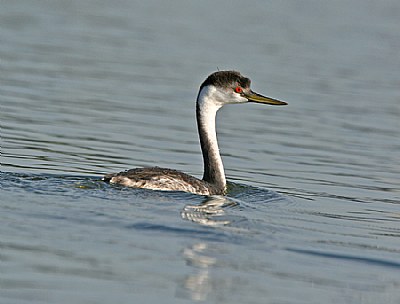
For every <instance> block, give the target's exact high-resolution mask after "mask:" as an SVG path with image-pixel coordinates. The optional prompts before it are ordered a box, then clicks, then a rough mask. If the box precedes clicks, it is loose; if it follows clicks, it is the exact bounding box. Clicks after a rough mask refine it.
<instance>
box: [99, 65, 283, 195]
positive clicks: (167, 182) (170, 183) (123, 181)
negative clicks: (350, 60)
mask: <svg viewBox="0 0 400 304" xmlns="http://www.w3.org/2000/svg"><path fill="white" fill-rule="evenodd" d="M250 84H251V80H250V79H249V78H247V77H245V76H242V75H241V74H240V72H238V71H233V70H232V71H217V72H214V73H212V74H211V75H209V76H208V77H207V78H206V80H205V81H204V82H203V83H202V84H201V85H200V89H199V92H198V95H197V99H196V120H197V130H198V133H199V138H200V146H201V151H202V154H203V165H204V171H203V177H202V179H199V178H196V177H193V176H191V175H188V174H186V173H183V172H180V171H177V170H173V169H167V168H160V167H145V168H136V169H130V170H126V171H123V172H119V173H111V174H106V175H105V176H104V177H103V181H105V182H108V183H111V184H119V185H122V186H127V187H133V188H145V189H152V190H163V191H183V192H189V193H193V194H198V195H204V196H213V195H226V193H227V183H226V177H225V171H224V166H223V163H222V159H221V155H220V152H219V148H218V141H217V134H216V128H215V120H216V114H217V111H218V110H219V109H220V108H221V107H222V106H224V105H226V104H244V103H248V102H254V103H261V104H268V105H286V104H287V103H286V102H284V101H280V100H278V99H274V98H270V97H266V96H263V95H261V94H258V93H256V92H254V91H253V90H252V89H251V88H250Z"/></svg>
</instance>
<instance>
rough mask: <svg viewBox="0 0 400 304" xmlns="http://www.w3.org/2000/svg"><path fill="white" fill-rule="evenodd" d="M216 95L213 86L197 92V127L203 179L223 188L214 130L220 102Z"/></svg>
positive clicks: (223, 174)
mask: <svg viewBox="0 0 400 304" xmlns="http://www.w3.org/2000/svg"><path fill="white" fill-rule="evenodd" d="M216 95H218V92H216V88H215V87H213V86H206V87H203V88H202V89H201V91H200V92H199V95H198V97H197V103H196V116H197V128H198V131H199V136H200V145H201V150H202V152H203V161H204V175H203V180H204V181H207V182H209V183H211V184H213V185H215V186H216V187H218V188H219V189H222V190H225V188H226V179H225V172H224V166H223V164H222V159H221V155H220V154H219V148H218V142H217V133H216V130H215V118H216V115H217V111H218V109H219V108H221V106H222V103H220V102H218V100H216V99H215V97H216Z"/></svg>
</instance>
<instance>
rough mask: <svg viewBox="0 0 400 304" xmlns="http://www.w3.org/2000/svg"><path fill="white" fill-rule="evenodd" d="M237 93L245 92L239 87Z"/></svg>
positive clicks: (236, 89)
mask: <svg viewBox="0 0 400 304" xmlns="http://www.w3.org/2000/svg"><path fill="white" fill-rule="evenodd" d="M235 92H236V93H242V92H243V89H242V88H241V87H239V86H237V87H236V88H235Z"/></svg>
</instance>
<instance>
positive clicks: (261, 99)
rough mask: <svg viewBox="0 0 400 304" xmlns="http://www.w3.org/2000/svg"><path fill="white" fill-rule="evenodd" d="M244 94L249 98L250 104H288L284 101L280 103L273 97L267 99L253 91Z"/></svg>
mask: <svg viewBox="0 0 400 304" xmlns="http://www.w3.org/2000/svg"><path fill="white" fill-rule="evenodd" d="M242 94H243V97H245V98H247V100H248V101H249V102H257V103H266V104H270V105H275V106H283V105H287V103H286V102H284V101H280V100H278V99H274V98H271V97H266V96H263V95H261V94H257V93H256V92H253V91H249V92H243V93H242Z"/></svg>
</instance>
